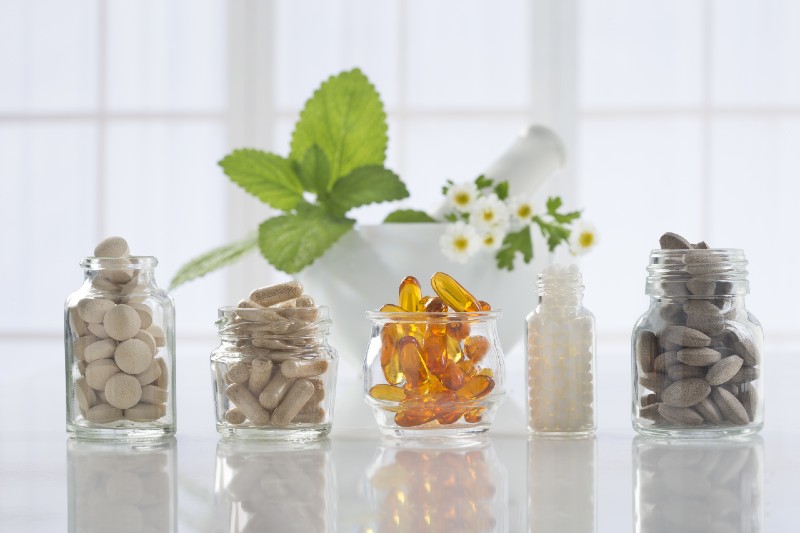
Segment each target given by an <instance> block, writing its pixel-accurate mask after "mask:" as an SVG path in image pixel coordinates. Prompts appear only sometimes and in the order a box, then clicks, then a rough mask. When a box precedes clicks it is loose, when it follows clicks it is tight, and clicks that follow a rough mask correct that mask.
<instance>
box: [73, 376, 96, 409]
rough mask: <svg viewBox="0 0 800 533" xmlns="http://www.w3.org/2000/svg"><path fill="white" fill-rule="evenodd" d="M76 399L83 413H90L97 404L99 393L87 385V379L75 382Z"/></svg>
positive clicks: (79, 379)
mask: <svg viewBox="0 0 800 533" xmlns="http://www.w3.org/2000/svg"><path fill="white" fill-rule="evenodd" d="M75 399H76V400H77V401H78V406H79V407H80V408H81V409H82V410H83V411H88V410H89V409H91V408H92V407H94V405H95V404H97V393H96V392H95V391H94V389H93V388H91V387H90V386H89V384H88V383H86V379H85V378H82V377H81V378H78V379H76V380H75Z"/></svg>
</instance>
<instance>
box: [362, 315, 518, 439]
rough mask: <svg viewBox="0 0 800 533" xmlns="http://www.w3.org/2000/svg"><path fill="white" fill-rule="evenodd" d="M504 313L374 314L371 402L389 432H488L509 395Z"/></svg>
mask: <svg viewBox="0 0 800 533" xmlns="http://www.w3.org/2000/svg"><path fill="white" fill-rule="evenodd" d="M500 315H501V312H500V311H498V310H495V311H481V312H453V313H435V312H431V313H425V312H423V313H408V312H373V311H370V312H368V313H367V317H368V318H369V319H370V320H371V321H372V334H371V338H370V342H369V347H368V349H367V354H366V358H365V361H364V400H365V401H366V402H367V404H368V405H369V406H370V407H372V409H373V413H374V415H375V419H376V421H377V422H378V428H379V429H380V431H381V432H382V433H383V434H385V435H389V436H404V435H405V436H416V437H422V436H428V437H430V436H446V437H459V436H468V435H472V434H477V433H482V432H485V431H487V430H488V429H489V427H490V426H491V425H492V421H493V420H494V416H495V412H496V411H497V406H498V405H499V404H500V402H502V400H503V399H505V394H506V392H505V370H504V360H503V349H502V348H501V347H500V339H499V338H498V336H497V319H498V318H499V317H500Z"/></svg>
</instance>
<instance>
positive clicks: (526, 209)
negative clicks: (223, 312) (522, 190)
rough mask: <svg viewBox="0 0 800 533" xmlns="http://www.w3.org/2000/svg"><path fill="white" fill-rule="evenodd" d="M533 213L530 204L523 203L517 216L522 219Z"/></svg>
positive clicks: (518, 209)
mask: <svg viewBox="0 0 800 533" xmlns="http://www.w3.org/2000/svg"><path fill="white" fill-rule="evenodd" d="M532 214H533V209H531V206H529V205H528V204H522V205H521V206H519V207H518V208H517V216H518V217H519V218H521V219H526V218H529V217H530V216H531V215H532Z"/></svg>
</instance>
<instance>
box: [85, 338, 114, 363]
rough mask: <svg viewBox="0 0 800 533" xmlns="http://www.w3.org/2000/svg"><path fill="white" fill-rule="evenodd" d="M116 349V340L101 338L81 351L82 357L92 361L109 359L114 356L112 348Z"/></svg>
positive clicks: (88, 361) (89, 361)
mask: <svg viewBox="0 0 800 533" xmlns="http://www.w3.org/2000/svg"><path fill="white" fill-rule="evenodd" d="M116 349H117V341H115V340H114V339H103V340H98V341H97V342H93V343H92V344H90V345H89V346H87V347H86V349H85V350H84V351H83V354H84V359H86V362H87V363H92V362H94V361H97V360H98V359H110V358H112V357H114V350H116Z"/></svg>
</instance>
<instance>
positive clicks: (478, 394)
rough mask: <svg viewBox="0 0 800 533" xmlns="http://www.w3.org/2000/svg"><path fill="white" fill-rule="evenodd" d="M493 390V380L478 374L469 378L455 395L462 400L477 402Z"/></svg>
mask: <svg viewBox="0 0 800 533" xmlns="http://www.w3.org/2000/svg"><path fill="white" fill-rule="evenodd" d="M493 388H494V380H493V379H492V378H490V377H489V376H484V375H481V374H480V373H479V374H478V375H476V376H473V377H471V378H470V379H469V381H467V382H466V383H465V384H464V386H463V387H461V388H460V389H458V391H456V394H457V395H458V397H459V398H462V399H467V400H477V399H479V398H483V397H484V396H486V395H487V394H489V393H490V392H492V389H493Z"/></svg>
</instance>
